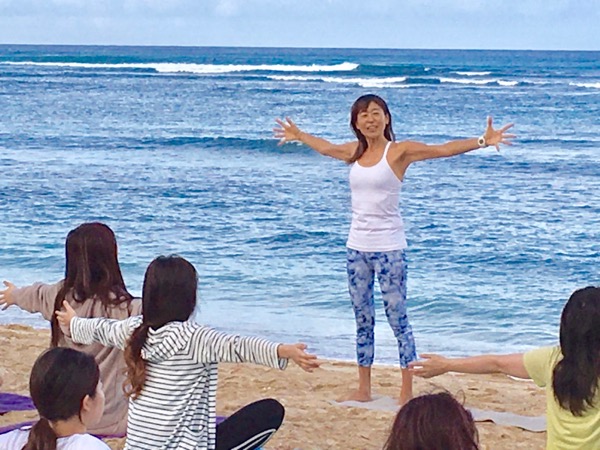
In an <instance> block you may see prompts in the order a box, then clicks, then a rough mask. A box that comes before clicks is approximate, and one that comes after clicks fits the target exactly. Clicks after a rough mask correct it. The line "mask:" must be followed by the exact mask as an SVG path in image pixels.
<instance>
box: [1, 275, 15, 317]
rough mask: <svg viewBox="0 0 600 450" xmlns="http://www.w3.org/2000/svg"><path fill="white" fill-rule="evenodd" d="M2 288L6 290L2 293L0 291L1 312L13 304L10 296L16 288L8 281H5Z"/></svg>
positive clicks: (13, 301)
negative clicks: (4, 287)
mask: <svg viewBox="0 0 600 450" xmlns="http://www.w3.org/2000/svg"><path fill="white" fill-rule="evenodd" d="M4 286H6V289H4V290H3V291H0V308H2V310H3V311H4V310H5V309H6V308H8V307H9V306H10V305H14V304H15V300H14V299H13V296H12V291H13V290H15V289H16V288H17V287H16V286H15V285H14V284H12V283H11V282H10V281H5V282H4Z"/></svg>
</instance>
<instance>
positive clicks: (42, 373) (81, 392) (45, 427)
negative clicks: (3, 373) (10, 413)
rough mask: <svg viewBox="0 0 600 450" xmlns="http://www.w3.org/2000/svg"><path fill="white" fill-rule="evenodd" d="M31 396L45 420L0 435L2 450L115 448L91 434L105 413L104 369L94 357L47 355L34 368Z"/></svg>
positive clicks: (57, 351) (65, 352)
mask: <svg viewBox="0 0 600 450" xmlns="http://www.w3.org/2000/svg"><path fill="white" fill-rule="evenodd" d="M29 392H30V394H31V399H32V400H33V404H34V405H35V407H36V408H37V411H38V413H39V415H40V419H39V420H38V421H37V422H36V423H35V424H34V425H33V426H32V427H28V428H21V429H19V430H14V431H11V432H10V433H6V434H3V435H0V448H1V449H3V450H110V448H109V447H108V445H106V444H105V443H104V442H102V441H101V440H100V439H97V438H95V437H94V436H91V435H89V434H87V430H88V428H89V427H90V426H93V425H94V424H95V423H96V422H98V420H100V417H102V412H103V411H104V392H103V390H102V382H101V381H100V369H99V368H98V364H96V361H95V360H94V357H93V356H91V355H88V354H86V353H83V352H79V351H77V350H73V349H70V348H61V347H57V348H52V349H50V350H47V351H45V352H44V353H42V354H41V355H40V356H39V357H38V358H37V360H36V361H35V363H34V364H33V368H32V369H31V376H30V378H29Z"/></svg>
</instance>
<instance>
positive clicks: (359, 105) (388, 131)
mask: <svg viewBox="0 0 600 450" xmlns="http://www.w3.org/2000/svg"><path fill="white" fill-rule="evenodd" d="M371 103H376V104H377V105H379V106H380V107H381V109H383V112H384V113H385V115H386V116H387V117H388V119H389V122H388V124H387V125H386V127H385V129H384V130H383V135H384V136H385V138H386V139H387V140H388V141H391V142H393V141H394V140H395V139H396V137H395V136H394V130H393V128H392V114H391V113H390V109H389V108H388V105H387V103H386V102H385V100H384V99H382V98H381V97H379V96H378V95H374V94H367V95H363V96H362V97H359V98H358V99H356V101H355V102H354V104H353V105H352V109H351V111H350V126H351V127H352V131H354V135H355V136H356V138H357V139H358V146H357V147H356V151H355V152H354V155H352V157H351V158H350V159H349V160H348V164H352V163H353V162H356V161H358V160H359V159H360V157H361V156H362V155H363V154H364V153H365V150H366V149H367V146H368V144H367V138H365V136H364V135H363V134H362V133H361V132H360V130H359V129H358V128H357V127H356V120H357V119H358V115H359V114H360V113H361V112H363V111H365V110H366V109H367V108H368V107H369V105H370V104H371Z"/></svg>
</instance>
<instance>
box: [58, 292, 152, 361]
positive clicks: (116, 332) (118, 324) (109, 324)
mask: <svg viewBox="0 0 600 450" xmlns="http://www.w3.org/2000/svg"><path fill="white" fill-rule="evenodd" d="M56 317H57V319H58V323H59V325H60V327H61V329H62V330H63V332H64V333H65V334H68V335H70V336H71V339H72V340H73V342H75V343H78V344H85V345H90V344H92V343H94V342H98V343H100V344H102V345H104V346H105V347H116V348H118V349H121V350H124V349H125V345H126V343H127V339H129V336H131V333H133V331H134V330H135V329H136V328H137V327H138V326H139V324H140V323H141V318H140V317H139V316H134V317H130V318H128V319H125V320H114V319H105V318H93V319H84V318H81V317H78V316H77V314H76V313H75V310H74V309H73V308H72V307H71V305H69V303H68V302H66V301H64V302H63V309H62V310H60V311H56Z"/></svg>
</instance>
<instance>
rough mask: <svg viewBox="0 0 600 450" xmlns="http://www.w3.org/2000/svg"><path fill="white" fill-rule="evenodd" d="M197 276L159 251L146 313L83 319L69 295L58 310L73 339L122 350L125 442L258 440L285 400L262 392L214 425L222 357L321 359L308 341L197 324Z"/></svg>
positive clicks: (168, 444) (229, 444)
mask: <svg viewBox="0 0 600 450" xmlns="http://www.w3.org/2000/svg"><path fill="white" fill-rule="evenodd" d="M197 283H198V281H197V273H196V269H195V268H194V266H193V265H192V264H190V263H189V262H188V261H186V260H185V259H183V258H181V257H178V256H169V257H165V256H160V257H158V258H156V259H155V260H154V261H152V263H150V265H149V266H148V269H147V270H146V274H145V276H144V286H143V291H142V303H143V308H142V310H143V316H142V317H131V318H129V319H126V320H121V321H119V320H111V319H83V318H79V317H77V316H76V314H75V311H74V310H73V308H71V306H70V304H69V303H68V302H65V303H64V310H63V311H56V314H57V317H58V320H59V322H60V324H61V326H62V327H64V328H65V330H69V332H70V333H71V336H72V338H73V340H74V341H75V342H80V343H83V344H90V343H92V342H99V343H101V344H102V345H106V346H110V347H117V348H121V349H124V350H125V360H126V363H127V383H128V384H127V393H128V395H129V420H128V426H127V440H126V444H125V449H126V450H137V449H139V450H146V449H155V450H160V449H175V448H177V449H198V450H200V449H208V450H213V449H215V448H216V449H218V450H230V449H239V450H241V449H244V450H251V449H255V448H258V447H260V446H262V445H263V444H264V443H265V442H266V441H268V440H269V439H270V437H271V436H272V435H273V434H274V433H275V432H276V431H277V429H278V428H279V426H280V425H281V423H282V421H283V416H284V408H283V406H282V405H281V404H280V403H279V402H278V401H276V400H274V399H264V400H260V401H258V402H255V403H252V404H250V405H247V406H245V407H244V408H242V409H241V410H239V411H238V412H236V413H235V414H233V415H232V416H230V417H229V418H227V419H226V420H225V421H224V422H222V423H220V424H219V425H216V412H215V409H216V391H217V365H218V363H219V362H250V363H254V364H261V365H265V366H269V367H273V368H278V369H285V367H286V366H287V362H288V359H291V360H293V361H294V362H295V363H296V364H298V365H299V366H300V367H301V368H302V369H304V370H306V371H308V372H311V371H312V370H313V369H315V368H317V367H318V366H319V363H318V361H317V359H316V356H314V355H310V354H308V353H306V352H305V349H306V346H305V345H304V344H291V345H285V344H277V343H274V342H269V341H267V340H264V339H261V338H257V337H241V336H237V335H231V334H226V333H221V332H218V331H216V330H214V329H212V328H209V327H206V326H202V325H199V324H197V323H196V322H195V321H194V320H193V315H194V311H195V309H196V296H197Z"/></svg>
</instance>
